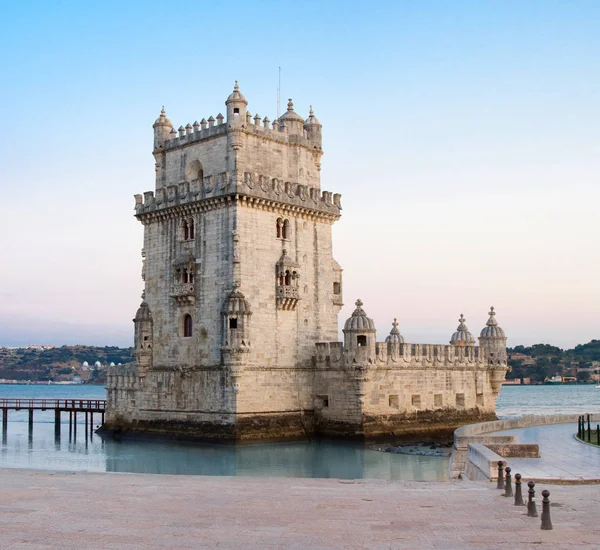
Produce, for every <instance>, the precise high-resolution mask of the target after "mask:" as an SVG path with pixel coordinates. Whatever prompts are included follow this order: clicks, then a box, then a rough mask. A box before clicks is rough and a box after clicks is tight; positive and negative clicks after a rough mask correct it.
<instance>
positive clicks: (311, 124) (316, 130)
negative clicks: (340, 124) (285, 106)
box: [304, 105, 323, 150]
mask: <svg viewBox="0 0 600 550" xmlns="http://www.w3.org/2000/svg"><path fill="white" fill-rule="evenodd" d="M322 128H323V126H322V125H321V123H320V122H319V121H318V120H317V117H316V116H315V113H314V111H313V108H312V105H311V106H310V110H309V111H308V118H307V119H306V120H305V121H304V129H305V130H306V134H307V137H308V139H309V141H311V142H312V143H313V146H314V147H316V148H317V149H319V150H321V145H322V136H321V129H322Z"/></svg>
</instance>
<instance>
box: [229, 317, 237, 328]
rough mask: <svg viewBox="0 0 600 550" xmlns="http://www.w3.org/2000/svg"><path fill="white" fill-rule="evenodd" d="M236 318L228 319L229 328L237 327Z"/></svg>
mask: <svg viewBox="0 0 600 550" xmlns="http://www.w3.org/2000/svg"><path fill="white" fill-rule="evenodd" d="M237 321H238V320H237V318H235V319H229V328H238V324H237Z"/></svg>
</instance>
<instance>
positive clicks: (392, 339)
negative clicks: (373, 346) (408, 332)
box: [385, 317, 404, 344]
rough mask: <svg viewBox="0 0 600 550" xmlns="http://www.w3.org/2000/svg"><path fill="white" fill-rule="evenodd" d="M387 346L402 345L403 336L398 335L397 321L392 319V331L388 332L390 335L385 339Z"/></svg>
mask: <svg viewBox="0 0 600 550" xmlns="http://www.w3.org/2000/svg"><path fill="white" fill-rule="evenodd" d="M385 341H386V342H387V343H388V344H404V336H402V334H400V331H399V330H398V319H396V318H395V317H394V322H393V323H392V330H390V335H389V336H388V337H387V338H386V339H385Z"/></svg>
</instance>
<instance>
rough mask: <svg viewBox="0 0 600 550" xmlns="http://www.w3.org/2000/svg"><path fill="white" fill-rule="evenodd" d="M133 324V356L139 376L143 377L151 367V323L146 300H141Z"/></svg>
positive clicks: (150, 314)
mask: <svg viewBox="0 0 600 550" xmlns="http://www.w3.org/2000/svg"><path fill="white" fill-rule="evenodd" d="M133 324H134V349H133V356H134V357H135V359H136V364H137V366H138V368H139V369H140V375H142V376H143V375H144V373H145V372H146V370H147V369H148V368H150V366H151V365H152V336H153V321H152V313H151V312H150V307H149V306H148V303H147V302H146V300H143V301H142V303H141V304H140V307H139V308H138V310H137V313H136V314H135V318H134V320H133Z"/></svg>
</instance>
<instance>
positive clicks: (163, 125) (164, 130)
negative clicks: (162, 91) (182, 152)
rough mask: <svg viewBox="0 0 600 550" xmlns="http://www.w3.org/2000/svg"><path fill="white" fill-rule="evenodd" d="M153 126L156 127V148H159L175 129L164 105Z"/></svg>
mask: <svg viewBox="0 0 600 550" xmlns="http://www.w3.org/2000/svg"><path fill="white" fill-rule="evenodd" d="M152 128H153V129H154V148H155V149H157V148H158V147H160V145H161V144H162V143H163V142H164V141H165V140H167V139H169V134H170V132H171V130H173V124H171V121H170V120H169V119H168V118H167V114H166V113H165V107H164V105H163V108H162V109H161V111H160V115H159V116H158V118H157V119H156V120H155V121H154V124H153V125H152Z"/></svg>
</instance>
